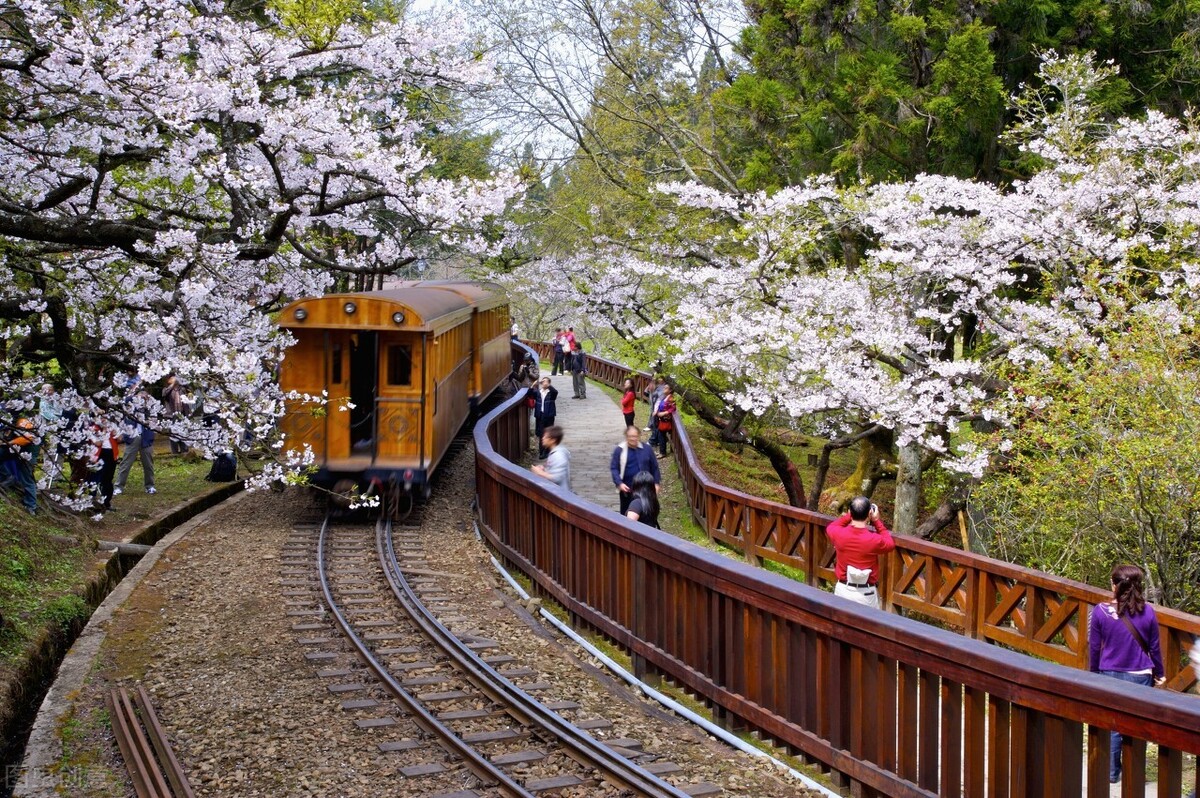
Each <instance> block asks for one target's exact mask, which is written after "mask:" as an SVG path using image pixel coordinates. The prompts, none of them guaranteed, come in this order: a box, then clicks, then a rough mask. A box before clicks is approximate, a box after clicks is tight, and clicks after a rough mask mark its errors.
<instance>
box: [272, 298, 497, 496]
mask: <svg viewBox="0 0 1200 798" xmlns="http://www.w3.org/2000/svg"><path fill="white" fill-rule="evenodd" d="M278 323H279V326H280V327H282V328H283V329H285V330H287V331H288V332H289V333H290V334H291V335H292V336H293V337H294V338H295V339H296V343H295V345H294V346H292V347H291V348H290V349H288V351H287V354H286V356H285V358H284V360H283V362H282V364H281V366H280V373H279V383H280V387H281V388H282V390H283V391H284V392H285V394H287V395H291V396H304V395H307V396H310V397H321V396H323V397H324V401H323V402H321V401H311V400H305V399H303V398H292V399H289V400H287V406H286V410H285V414H284V416H283V418H282V420H281V422H280V426H281V431H282V432H283V433H284V434H285V441H286V443H285V445H286V447H287V449H289V450H295V451H302V450H303V449H304V447H305V446H306V445H307V446H309V447H311V449H312V452H313V454H314V456H315V462H314V465H315V466H316V472H315V473H314V474H313V475H312V476H311V478H310V482H311V483H312V484H313V485H314V486H317V487H319V488H323V489H327V490H329V491H330V492H331V493H332V494H334V495H335V496H337V495H345V496H351V495H361V494H363V493H366V494H368V495H375V496H378V497H379V498H380V500H381V502H382V504H383V512H385V513H390V514H392V515H394V516H395V515H398V514H399V512H400V508H402V507H405V506H407V507H411V502H412V499H413V497H414V495H415V494H416V495H423V496H428V495H429V484H430V478H431V477H432V476H433V474H434V472H435V471H436V469H437V467H438V464H439V463H440V462H441V461H442V459H443V457H444V456H445V454H446V451H447V449H448V448H449V447H450V444H451V442H452V441H453V440H454V438H455V436H456V435H457V434H458V432H459V430H460V429H461V427H462V426H463V424H464V423H465V422H466V421H467V419H468V418H469V417H470V416H471V414H472V413H473V412H474V411H475V410H476V409H477V408H478V407H479V405H480V404H482V403H483V402H484V401H485V400H486V399H487V398H488V397H489V396H490V395H491V394H493V393H494V392H495V391H496V390H497V388H499V387H500V386H501V385H503V384H504V383H505V381H506V380H508V378H509V377H510V375H511V374H512V373H513V370H514V369H513V359H514V356H513V349H512V346H511V336H510V331H511V325H512V322H511V319H510V317H509V307H508V297H507V295H506V294H505V293H504V291H503V289H501V288H500V287H499V286H496V285H494V284H490V283H478V282H467V281H452V280H426V281H417V282H407V283H403V284H401V285H399V286H396V287H394V288H391V289H387V290H381V291H369V292H361V293H346V294H327V295H325V296H319V297H310V298H306V299H301V300H298V301H296V302H293V303H291V304H289V305H288V306H287V307H285V308H284V309H283V311H282V312H281V313H280V315H279V321H278Z"/></svg>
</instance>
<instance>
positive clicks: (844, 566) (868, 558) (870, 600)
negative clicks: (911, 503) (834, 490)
mask: <svg viewBox="0 0 1200 798" xmlns="http://www.w3.org/2000/svg"><path fill="white" fill-rule="evenodd" d="M825 534H826V535H828V536H829V540H830V541H832V543H833V548H834V550H835V551H836V552H837V567H836V568H835V572H836V573H837V580H838V581H837V586H836V587H834V589H833V594H834V595H835V596H841V597H842V598H847V599H850V600H851V601H853V602H856V603H858V604H864V605H866V606H868V607H874V608H875V609H879V593H878V590H877V588H876V585H877V584H878V583H879V555H880V554H886V553H887V552H889V551H891V550H893V549H894V548H896V541H895V540H893V539H892V533H891V532H890V531H888V528H887V527H886V526H885V525H884V523H883V519H882V518H880V517H879V508H878V507H876V506H875V505H873V504H871V500H870V499H868V498H867V497H866V496H855V497H854V498H853V499H851V500H850V510H849V511H848V512H845V513H842V515H841V516H840V517H839V518H837V519H835V520H834V521H833V522H831V523H830V524H829V526H827V527H825Z"/></svg>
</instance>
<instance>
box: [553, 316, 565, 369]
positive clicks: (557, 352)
mask: <svg viewBox="0 0 1200 798" xmlns="http://www.w3.org/2000/svg"><path fill="white" fill-rule="evenodd" d="M566 342H567V337H566V335H564V334H563V330H562V327H557V328H555V330H554V337H553V338H551V339H550V343H552V344H553V345H554V346H553V348H554V358H553V360H552V361H551V363H550V376H551V377H557V376H558V375H559V374H560V373H561V374H565V373H566V371H567V369H566V366H565V365H564V364H565V362H566V361H565V358H566V352H564V351H563V346H565V345H566Z"/></svg>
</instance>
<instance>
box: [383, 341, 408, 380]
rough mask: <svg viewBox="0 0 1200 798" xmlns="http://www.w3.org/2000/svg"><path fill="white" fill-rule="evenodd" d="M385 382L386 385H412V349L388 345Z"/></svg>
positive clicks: (404, 346)
mask: <svg viewBox="0 0 1200 798" xmlns="http://www.w3.org/2000/svg"><path fill="white" fill-rule="evenodd" d="M387 381H388V385H412V347H409V346H407V345H404V344H389V345H388V352H387Z"/></svg>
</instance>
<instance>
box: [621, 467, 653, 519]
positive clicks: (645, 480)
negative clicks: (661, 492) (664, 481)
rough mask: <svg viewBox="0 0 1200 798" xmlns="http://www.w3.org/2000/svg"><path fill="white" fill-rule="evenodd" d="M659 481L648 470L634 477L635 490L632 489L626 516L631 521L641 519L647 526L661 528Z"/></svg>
mask: <svg viewBox="0 0 1200 798" xmlns="http://www.w3.org/2000/svg"><path fill="white" fill-rule="evenodd" d="M658 488H659V486H658V483H656V482H655V481H654V477H653V476H651V475H650V473H649V472H648V471H642V472H641V473H639V474H638V475H637V476H636V477H634V478H633V490H632V491H630V494H629V495H630V496H632V497H633V498H632V499H630V500H629V509H628V510H626V511H625V517H626V518H628V519H629V520H631V521H639V522H641V523H643V524H645V525H646V526H651V527H654V528H655V529H661V527H660V526H659V525H658V512H659V508H660V505H659V503H658Z"/></svg>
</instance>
